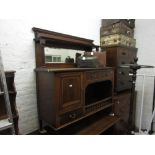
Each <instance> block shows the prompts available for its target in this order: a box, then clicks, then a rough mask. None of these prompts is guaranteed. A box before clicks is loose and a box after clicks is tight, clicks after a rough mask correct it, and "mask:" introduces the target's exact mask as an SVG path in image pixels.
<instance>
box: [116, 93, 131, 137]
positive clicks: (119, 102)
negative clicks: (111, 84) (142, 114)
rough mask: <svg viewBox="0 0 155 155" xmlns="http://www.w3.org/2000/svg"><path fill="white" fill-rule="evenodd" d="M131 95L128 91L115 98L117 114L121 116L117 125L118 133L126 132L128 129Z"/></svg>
mask: <svg viewBox="0 0 155 155" xmlns="http://www.w3.org/2000/svg"><path fill="white" fill-rule="evenodd" d="M130 95H131V94H130V92H129V91H127V92H125V93H122V94H120V95H118V96H117V97H116V100H115V114H116V115H117V116H119V117H120V122H119V123H117V125H116V126H115V127H116V131H117V133H118V134H126V133H127V131H128V119H129V112H130Z"/></svg>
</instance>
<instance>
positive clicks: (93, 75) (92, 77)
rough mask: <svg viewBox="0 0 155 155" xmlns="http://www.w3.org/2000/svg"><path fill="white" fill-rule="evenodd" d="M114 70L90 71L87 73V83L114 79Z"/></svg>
mask: <svg viewBox="0 0 155 155" xmlns="http://www.w3.org/2000/svg"><path fill="white" fill-rule="evenodd" d="M113 74H114V73H113V70H107V71H89V72H86V73H85V82H88V83H89V82H93V81H100V80H104V79H108V78H113Z"/></svg>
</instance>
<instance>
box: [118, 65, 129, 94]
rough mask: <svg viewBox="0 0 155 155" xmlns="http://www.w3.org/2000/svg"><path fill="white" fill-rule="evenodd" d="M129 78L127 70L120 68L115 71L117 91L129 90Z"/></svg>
mask: <svg viewBox="0 0 155 155" xmlns="http://www.w3.org/2000/svg"><path fill="white" fill-rule="evenodd" d="M130 80H131V77H130V76H129V69H124V68H120V69H118V70H117V86H116V89H117V91H123V90H128V89H131V82H130Z"/></svg>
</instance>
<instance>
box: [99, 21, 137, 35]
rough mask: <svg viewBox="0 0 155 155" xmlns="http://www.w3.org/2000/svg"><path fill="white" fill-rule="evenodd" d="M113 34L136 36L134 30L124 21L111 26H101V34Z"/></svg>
mask: <svg viewBox="0 0 155 155" xmlns="http://www.w3.org/2000/svg"><path fill="white" fill-rule="evenodd" d="M113 34H123V35H126V36H129V37H131V38H133V37H134V30H133V29H131V28H129V27H128V26H126V25H125V24H124V23H116V24H113V25H110V26H106V27H101V36H102V37H104V36H108V35H113Z"/></svg>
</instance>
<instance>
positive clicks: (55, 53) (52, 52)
mask: <svg viewBox="0 0 155 155" xmlns="http://www.w3.org/2000/svg"><path fill="white" fill-rule="evenodd" d="M84 52H85V51H82V50H73V49H63V48H51V47H45V48H44V54H45V63H46V64H48V63H75V59H76V53H79V54H82V55H83V54H84Z"/></svg>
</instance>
